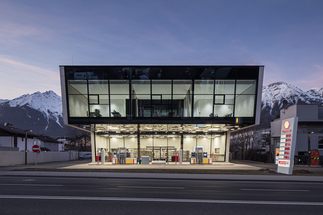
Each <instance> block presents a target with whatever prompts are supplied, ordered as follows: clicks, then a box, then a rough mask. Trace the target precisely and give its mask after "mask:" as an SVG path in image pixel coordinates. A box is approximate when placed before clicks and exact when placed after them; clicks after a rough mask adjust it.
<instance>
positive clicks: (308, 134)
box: [307, 131, 314, 166]
mask: <svg viewBox="0 0 323 215" xmlns="http://www.w3.org/2000/svg"><path fill="white" fill-rule="evenodd" d="M311 133H314V132H313V131H312V132H308V133H307V150H308V152H307V154H308V158H307V162H308V166H311Z"/></svg>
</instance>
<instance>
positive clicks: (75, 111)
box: [68, 95, 88, 117]
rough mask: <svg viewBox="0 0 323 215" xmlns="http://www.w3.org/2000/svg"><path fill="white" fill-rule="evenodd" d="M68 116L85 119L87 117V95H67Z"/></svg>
mask: <svg viewBox="0 0 323 215" xmlns="http://www.w3.org/2000/svg"><path fill="white" fill-rule="evenodd" d="M68 104H69V114H70V115H69V116H70V117H87V116H88V98H87V95H69V96H68Z"/></svg>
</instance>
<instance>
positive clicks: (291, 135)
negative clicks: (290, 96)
mask: <svg viewBox="0 0 323 215" xmlns="http://www.w3.org/2000/svg"><path fill="white" fill-rule="evenodd" d="M297 124H298V118H297V117H293V118H289V119H285V120H283V121H282V129H281V135H280V145H279V150H276V152H278V151H279V154H278V167H277V172H279V173H284V174H292V173H293V167H294V154H295V148H296V135H297Z"/></svg>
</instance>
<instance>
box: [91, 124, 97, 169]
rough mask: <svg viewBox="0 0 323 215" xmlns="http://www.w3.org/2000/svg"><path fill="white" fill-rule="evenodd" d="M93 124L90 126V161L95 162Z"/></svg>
mask: <svg viewBox="0 0 323 215" xmlns="http://www.w3.org/2000/svg"><path fill="white" fill-rule="evenodd" d="M95 148H96V147H95V126H94V125H92V126H91V152H92V163H94V162H95V158H96V150H95Z"/></svg>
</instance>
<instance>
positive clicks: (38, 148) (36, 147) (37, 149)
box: [31, 145, 40, 153]
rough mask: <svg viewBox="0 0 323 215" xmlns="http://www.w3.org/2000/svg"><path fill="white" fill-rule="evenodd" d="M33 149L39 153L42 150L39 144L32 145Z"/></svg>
mask: <svg viewBox="0 0 323 215" xmlns="http://www.w3.org/2000/svg"><path fill="white" fill-rule="evenodd" d="M31 149H32V150H33V152H35V153H38V152H40V147H39V146H38V145H33V147H31Z"/></svg>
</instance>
